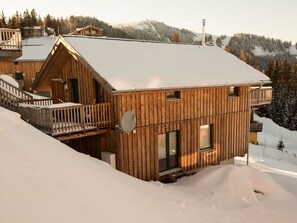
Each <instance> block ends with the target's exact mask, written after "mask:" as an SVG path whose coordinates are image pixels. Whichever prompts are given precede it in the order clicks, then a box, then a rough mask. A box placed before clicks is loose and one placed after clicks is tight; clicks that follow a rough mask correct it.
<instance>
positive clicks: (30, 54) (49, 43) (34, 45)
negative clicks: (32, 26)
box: [16, 36, 57, 61]
mask: <svg viewBox="0 0 297 223" xmlns="http://www.w3.org/2000/svg"><path fill="white" fill-rule="evenodd" d="M56 40H57V37H52V36H50V37H36V38H28V39H24V40H23V42H22V44H23V52H22V54H23V55H22V56H21V57H19V58H18V59H16V61H29V60H45V59H46V58H47V56H48V54H49V52H50V51H51V49H52V48H53V46H54V44H55V42H56Z"/></svg>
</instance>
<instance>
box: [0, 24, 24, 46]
mask: <svg viewBox="0 0 297 223" xmlns="http://www.w3.org/2000/svg"><path fill="white" fill-rule="evenodd" d="M0 49H1V50H21V49H22V37H21V31H20V30H19V29H7V28H0Z"/></svg>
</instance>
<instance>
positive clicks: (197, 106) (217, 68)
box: [32, 36, 269, 180]
mask: <svg viewBox="0 0 297 223" xmlns="http://www.w3.org/2000/svg"><path fill="white" fill-rule="evenodd" d="M267 82H269V78H268V77H267V76H265V75H264V74H263V73H261V72H259V71H258V70H256V69H254V68H252V67H251V66H249V65H247V64H246V63H244V62H242V61H240V60H239V59H238V58H236V57H235V56H233V55H231V54H229V53H227V52H225V51H224V50H222V49H220V48H218V47H215V46H197V45H181V44H169V43H152V42H140V41H139V42H135V41H130V40H119V39H106V38H94V37H82V36H64V37H59V39H58V40H57V42H56V44H55V45H54V47H53V49H52V51H51V52H50V54H49V56H48V57H47V59H46V61H45V63H44V65H43V67H42V68H41V70H40V72H39V75H38V76H37V77H36V79H35V81H34V83H33V86H32V87H33V89H34V90H36V91H37V92H40V93H43V94H50V95H51V96H52V98H53V99H55V100H56V101H63V102H75V103H80V104H83V107H81V108H82V109H80V108H79V107H78V106H80V105H77V106H75V105H72V106H73V108H71V107H70V106H71V104H69V103H67V104H66V105H65V106H67V107H65V108H62V107H61V105H58V107H56V108H54V107H51V108H49V109H48V110H45V109H44V110H43V112H44V113H42V114H44V115H41V117H43V119H46V118H45V116H46V115H49V114H52V115H49V116H48V119H46V121H44V123H43V121H39V123H38V126H39V127H40V129H42V128H43V129H45V128H47V130H46V132H47V133H48V134H51V135H53V136H54V137H56V138H57V139H59V140H61V141H64V142H65V143H66V144H68V145H69V146H71V147H72V148H74V149H76V150H77V151H81V152H84V153H88V154H90V155H92V156H95V157H97V158H103V156H101V153H102V152H108V154H115V157H116V168H117V169H118V170H120V171H122V172H124V173H127V174H129V175H131V176H134V177H137V178H139V179H143V180H157V179H161V178H162V177H163V176H164V175H167V174H170V173H174V172H178V171H180V170H182V171H189V172H190V171H193V170H196V169H199V168H202V167H205V166H209V165H215V164H220V163H221V162H223V161H226V160H228V159H232V158H234V157H235V156H244V155H245V154H246V153H247V150H248V143H249V122H250V112H251V107H250V105H251V94H250V90H251V86H252V85H260V84H263V83H267ZM101 105H102V107H100V106H101ZM103 105H104V107H103ZM74 108H75V109H80V110H79V111H78V112H77V111H76V110H74ZM103 108H104V109H103ZM33 109H34V108H33ZM53 109H55V110H53ZM71 109H72V110H71ZM34 111H36V112H39V111H42V109H39V110H38V109H37V110H34ZM127 111H132V112H134V114H135V116H131V119H135V120H136V124H135V128H134V129H133V130H132V131H131V132H129V133H126V132H124V131H122V130H121V120H122V117H123V115H124V114H126V112H127ZM40 114H41V113H40ZM72 114H77V115H74V116H75V117H77V116H79V117H80V121H79V122H80V128H75V129H74V130H71V129H70V127H69V126H71V125H74V124H73V123H74V118H73V117H72V116H73V115H72ZM78 114H79V115H78ZM66 116H67V120H72V121H71V122H70V121H68V122H69V123H68V124H67V123H66V124H65V122H66V121H65V120H66ZM102 117H104V120H105V122H104V123H103V124H102V123H101V124H102V125H99V124H98V120H102ZM62 119H63V120H62ZM40 120H41V119H40ZM55 120H60V121H59V123H61V125H59V123H58V122H55ZM96 120H97V121H96ZM35 121H36V120H35ZM49 123H52V124H49ZM62 123H64V124H62ZM86 123H87V124H88V125H86ZM58 125H59V126H61V128H59V129H56V126H58ZM63 126H64V127H63ZM96 126H97V127H96ZM41 127H42V128H41ZM81 127H82V128H81ZM71 131H72V132H71ZM104 154H106V153H104ZM104 159H105V158H104Z"/></svg>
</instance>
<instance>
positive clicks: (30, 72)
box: [0, 60, 43, 91]
mask: <svg viewBox="0 0 297 223" xmlns="http://www.w3.org/2000/svg"><path fill="white" fill-rule="evenodd" d="M42 65H43V61H23V62H18V64H14V63H13V60H0V74H1V73H4V74H12V76H13V77H14V78H15V73H16V72H17V71H19V72H22V73H23V74H25V75H24V90H26V91H29V90H30V87H31V85H32V78H34V77H35V75H36V73H37V72H39V70H40V68H41V67H42Z"/></svg>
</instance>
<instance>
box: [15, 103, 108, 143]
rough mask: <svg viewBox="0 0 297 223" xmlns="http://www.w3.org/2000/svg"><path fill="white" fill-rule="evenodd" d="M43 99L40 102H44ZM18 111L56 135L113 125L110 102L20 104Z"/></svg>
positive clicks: (43, 129)
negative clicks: (89, 103)
mask: <svg viewBox="0 0 297 223" xmlns="http://www.w3.org/2000/svg"><path fill="white" fill-rule="evenodd" d="M41 101H42V100H40V101H39V102H38V103H39V104H42V103H43V102H41ZM35 103H36V102H35ZM18 112H19V113H20V114H21V117H22V119H24V120H25V121H27V122H29V123H30V124H32V125H33V126H35V127H37V128H38V129H40V130H41V131H43V132H45V133H47V134H49V135H51V136H54V137H56V136H62V135H69V134H73V133H82V132H83V133H84V132H87V131H91V130H97V129H102V128H106V127H109V126H110V125H111V116H110V103H100V104H95V105H81V104H74V103H61V104H52V105H48V106H42V105H36V104H35V105H32V104H20V106H19V108H18Z"/></svg>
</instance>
